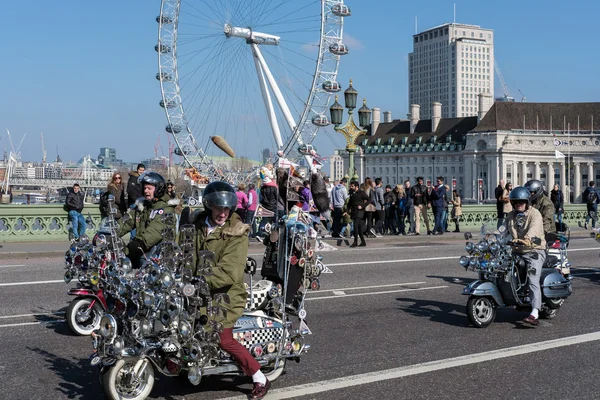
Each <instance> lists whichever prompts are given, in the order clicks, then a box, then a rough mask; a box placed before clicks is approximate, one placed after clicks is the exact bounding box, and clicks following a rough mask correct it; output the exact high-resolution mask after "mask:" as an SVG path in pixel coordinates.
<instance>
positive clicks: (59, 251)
mask: <svg viewBox="0 0 600 400" xmlns="http://www.w3.org/2000/svg"><path fill="white" fill-rule="evenodd" d="M463 232H466V231H463ZM470 232H472V233H473V235H474V236H476V234H477V233H478V230H477V229H473V230H470ZM590 232H591V231H589V230H585V229H582V228H579V227H575V228H573V229H572V230H571V238H573V239H579V238H589V235H590ZM352 240H353V239H351V238H344V239H336V238H325V239H323V241H324V242H325V243H327V244H330V245H332V246H334V247H336V248H338V249H342V248H346V247H348V246H349V245H350V244H351V243H352ZM367 241H368V242H373V243H377V245H378V246H412V245H414V244H421V243H426V244H429V243H452V242H456V243H458V242H461V243H462V242H464V233H453V232H451V233H445V234H443V235H436V236H427V235H423V234H421V235H419V236H382V237H378V238H375V239H368V240H367ZM68 248H69V241H67V240H64V241H58V242H15V243H2V242H0V260H11V259H29V258H43V257H60V256H62V255H64V254H65V251H67V250H68ZM262 248H263V247H262V244H261V243H259V242H257V241H254V240H251V241H250V249H255V250H258V251H262Z"/></svg>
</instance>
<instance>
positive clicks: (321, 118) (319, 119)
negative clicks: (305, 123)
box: [312, 115, 329, 126]
mask: <svg viewBox="0 0 600 400" xmlns="http://www.w3.org/2000/svg"><path fill="white" fill-rule="evenodd" d="M312 123H313V124H315V125H316V126H327V125H329V118H327V116H326V115H315V116H314V117H313V119H312Z"/></svg>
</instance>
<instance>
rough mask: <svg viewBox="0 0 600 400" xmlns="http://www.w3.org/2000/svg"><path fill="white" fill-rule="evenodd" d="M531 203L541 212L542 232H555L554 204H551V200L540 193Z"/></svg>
mask: <svg viewBox="0 0 600 400" xmlns="http://www.w3.org/2000/svg"><path fill="white" fill-rule="evenodd" d="M531 205H532V206H533V207H535V209H536V210H538V211H539V212H540V214H542V218H543V220H544V233H548V232H555V231H556V227H555V226H554V204H552V201H551V200H550V199H549V198H548V197H547V196H546V195H543V194H542V195H541V196H540V197H539V198H538V199H537V200H536V202H535V203H532V204H531Z"/></svg>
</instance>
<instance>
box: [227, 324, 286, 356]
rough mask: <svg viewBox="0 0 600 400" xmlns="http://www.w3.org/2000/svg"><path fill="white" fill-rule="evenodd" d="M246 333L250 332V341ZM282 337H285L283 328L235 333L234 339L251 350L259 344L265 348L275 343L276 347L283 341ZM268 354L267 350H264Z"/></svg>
mask: <svg viewBox="0 0 600 400" xmlns="http://www.w3.org/2000/svg"><path fill="white" fill-rule="evenodd" d="M246 332H250V333H251V334H252V336H251V337H250V340H246V338H247V336H246ZM281 335H283V328H264V329H256V330H247V331H242V332H234V339H236V340H237V341H238V342H240V343H241V344H242V346H244V347H245V348H247V349H248V350H250V349H251V348H252V347H254V346H255V345H257V344H259V345H261V346H263V348H264V347H265V346H266V345H267V343H270V342H273V343H275V345H277V344H278V343H279V340H280V339H281ZM236 336H237V337H236ZM264 350H265V353H266V350H267V349H266V348H264Z"/></svg>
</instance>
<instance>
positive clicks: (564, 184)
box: [560, 161, 569, 204]
mask: <svg viewBox="0 0 600 400" xmlns="http://www.w3.org/2000/svg"><path fill="white" fill-rule="evenodd" d="M560 190H562V192H563V196H565V204H567V203H568V202H569V194H568V193H567V172H566V167H565V162H564V161H563V162H561V163H560Z"/></svg>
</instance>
